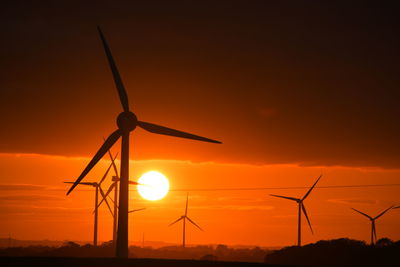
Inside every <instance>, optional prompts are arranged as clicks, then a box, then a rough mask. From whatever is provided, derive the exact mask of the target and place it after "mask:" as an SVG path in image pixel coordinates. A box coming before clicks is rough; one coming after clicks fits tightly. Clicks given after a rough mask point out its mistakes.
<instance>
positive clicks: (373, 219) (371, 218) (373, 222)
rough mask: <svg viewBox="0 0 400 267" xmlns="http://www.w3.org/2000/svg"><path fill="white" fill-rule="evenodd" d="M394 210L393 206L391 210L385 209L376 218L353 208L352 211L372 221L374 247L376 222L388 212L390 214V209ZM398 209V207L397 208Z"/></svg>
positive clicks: (373, 242) (372, 242) (372, 243)
mask: <svg viewBox="0 0 400 267" xmlns="http://www.w3.org/2000/svg"><path fill="white" fill-rule="evenodd" d="M392 208H394V207H393V206H390V207H389V208H387V209H385V210H384V211H382V212H381V213H379V214H378V215H377V216H375V217H371V216H369V215H367V214H365V213H364V212H361V211H359V210H356V209H354V208H351V209H352V210H354V211H356V212H358V213H360V214H361V215H364V216H365V217H367V218H368V219H369V220H370V221H371V245H374V244H375V242H376V227H375V221H376V220H377V219H378V218H379V217H381V216H382V215H383V214H385V213H386V212H388V211H389V210H390V209H392ZM397 208H398V207H397Z"/></svg>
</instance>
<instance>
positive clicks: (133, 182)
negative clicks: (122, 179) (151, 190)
mask: <svg viewBox="0 0 400 267" xmlns="http://www.w3.org/2000/svg"><path fill="white" fill-rule="evenodd" d="M128 183H129V184H133V185H142V184H139V183H138V182H135V181H131V180H129V181H128Z"/></svg>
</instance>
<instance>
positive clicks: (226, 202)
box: [0, 154, 400, 246]
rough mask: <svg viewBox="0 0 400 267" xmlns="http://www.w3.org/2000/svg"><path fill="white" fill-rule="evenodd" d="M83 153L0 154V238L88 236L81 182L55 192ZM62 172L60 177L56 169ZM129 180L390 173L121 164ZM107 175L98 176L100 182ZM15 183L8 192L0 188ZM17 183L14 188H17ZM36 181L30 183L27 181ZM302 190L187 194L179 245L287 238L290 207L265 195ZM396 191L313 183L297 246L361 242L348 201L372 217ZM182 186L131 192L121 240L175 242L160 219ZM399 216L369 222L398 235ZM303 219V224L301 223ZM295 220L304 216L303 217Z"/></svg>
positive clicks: (300, 179)
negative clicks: (184, 238)
mask: <svg viewBox="0 0 400 267" xmlns="http://www.w3.org/2000/svg"><path fill="white" fill-rule="evenodd" d="M87 161H88V159H87V158H69V157H56V156H45V155H29V154H1V155H0V166H1V168H0V169H1V170H2V177H3V178H2V186H1V187H0V189H1V191H2V192H1V197H0V210H1V213H0V229H1V230H0V236H2V237H8V235H9V234H11V235H12V236H13V237H15V238H20V239H46V238H47V239H57V240H67V239H68V240H87V241H90V240H92V229H93V215H92V207H93V201H94V192H92V190H90V189H87V188H80V189H79V190H76V191H74V192H73V193H72V194H71V195H70V196H69V197H67V196H66V195H65V193H66V190H67V186H64V185H63V184H62V182H63V181H65V180H72V179H73V178H75V177H76V175H77V174H78V173H80V171H81V170H82V168H83V167H84V166H85V164H86V163H87ZM108 164H109V161H108V160H104V161H102V162H101V163H100V164H99V165H98V166H97V167H96V168H95V169H94V170H93V172H92V173H91V174H90V175H89V176H88V177H87V178H85V180H86V181H94V180H98V179H99V177H100V176H101V175H102V173H103V172H104V171H105V169H106V167H107V165H108ZM60 170H62V173H61V172H60ZM131 170H132V171H131V177H134V179H135V178H136V179H137V177H139V176H140V175H141V174H142V173H144V172H146V171H148V170H158V171H160V172H162V173H164V174H165V175H167V176H168V178H169V180H170V186H171V189H199V188H232V187H236V188H237V187H280V186H285V187H286V186H309V185H311V184H312V183H313V182H314V181H315V179H316V178H317V177H318V175H319V174H320V173H323V174H324V176H323V178H322V179H321V181H320V185H321V186H324V185H347V184H376V183H383V184H386V183H396V182H397V181H398V178H399V175H400V171H398V170H382V169H363V168H343V167H299V166H296V165H263V166H256V165H244V164H218V163H211V162H210V163H191V162H189V161H167V160H153V161H131ZM110 179H111V178H108V179H107V182H106V183H105V185H104V188H107V186H108V184H109V182H110ZM12 184H14V185H16V186H15V187H13V188H10V187H7V186H6V185H12ZM18 185H19V186H18ZM35 186H36V187H35ZM305 191H306V189H290V190H264V191H216V192H208V191H193V192H190V200H189V216H190V217H191V218H192V219H193V220H195V222H197V223H198V224H199V225H200V226H201V227H203V228H204V230H205V231H204V232H200V231H198V230H196V229H195V228H194V227H190V226H189V228H188V243H189V244H211V243H213V244H214V243H224V244H229V245H235V244H244V245H261V246H281V245H291V244H294V243H295V242H296V223H297V219H296V218H297V217H296V216H297V213H296V212H297V207H296V205H295V203H292V202H290V201H285V200H280V199H274V198H272V197H269V196H268V194H270V193H274V194H282V195H288V196H293V197H301V196H302V195H303V194H304V193H305ZM398 192H399V187H373V188H341V189H324V188H321V189H318V188H316V190H315V191H314V192H312V194H311V195H310V197H309V198H308V199H307V200H306V201H305V205H306V207H307V210H308V213H309V216H310V219H311V222H312V225H313V227H314V230H315V234H314V236H312V235H311V233H310V232H309V230H308V229H307V226H306V225H305V224H304V225H303V226H304V227H303V236H304V239H303V240H304V241H303V242H304V243H308V242H314V241H317V240H320V239H331V238H339V237H350V238H356V239H361V240H369V229H370V228H369V221H368V220H367V219H365V218H363V217H362V216H360V215H358V214H356V213H355V212H353V211H352V210H350V207H354V208H357V209H359V210H362V211H365V212H366V213H368V214H371V215H375V214H378V213H379V212H380V211H381V210H383V209H385V208H386V207H388V206H390V205H392V204H399V199H398ZM185 194H186V192H185V191H171V192H170V193H169V194H168V195H167V197H166V198H164V199H163V200H160V201H155V202H151V201H147V200H144V199H142V198H141V197H140V196H139V195H138V194H137V192H136V191H131V202H130V207H131V208H141V207H146V208H147V210H144V211H142V212H140V213H136V214H133V215H130V234H129V235H130V240H131V241H132V240H139V239H141V236H142V233H143V232H144V233H145V236H146V240H151V241H164V242H170V243H180V242H181V226H179V225H175V226H173V227H167V225H168V224H169V223H170V222H172V221H173V220H175V219H176V218H178V217H179V216H180V215H181V214H182V212H183V209H184V202H185ZM399 220H400V212H398V210H393V211H391V212H389V213H388V214H386V215H385V216H383V217H382V218H381V219H380V220H379V221H378V223H377V233H378V237H383V236H387V237H389V238H392V239H395V240H397V239H399V238H400V231H399V228H398V222H399ZM303 221H304V220H303ZM111 222H112V221H111V215H110V214H109V213H108V211H107V210H106V208H105V207H102V209H101V212H100V224H99V227H100V228H99V229H100V230H99V231H100V232H99V233H100V234H99V238H100V240H109V239H111ZM304 222H305V221H304Z"/></svg>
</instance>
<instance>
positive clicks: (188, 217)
mask: <svg viewBox="0 0 400 267" xmlns="http://www.w3.org/2000/svg"><path fill="white" fill-rule="evenodd" d="M186 219H188V220H189V222H191V223H192V224H193V225H194V226H196V227H197V228H199V229H200V230H201V231H204V230H203V229H201V227H200V226H198V225H197V224H196V223H195V222H194V221H192V220H191V219H190V218H189V217H186Z"/></svg>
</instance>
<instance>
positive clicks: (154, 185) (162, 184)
mask: <svg viewBox="0 0 400 267" xmlns="http://www.w3.org/2000/svg"><path fill="white" fill-rule="evenodd" d="M138 183H139V185H138V186H137V188H138V192H139V194H140V196H141V197H142V198H144V199H147V200H160V199H162V198H163V197H165V196H166V195H167V194H168V190H169V182H168V179H167V177H165V175H163V174H162V173H160V172H157V171H149V172H146V173H145V174H143V175H142V176H141V177H140V178H139V180H138Z"/></svg>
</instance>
